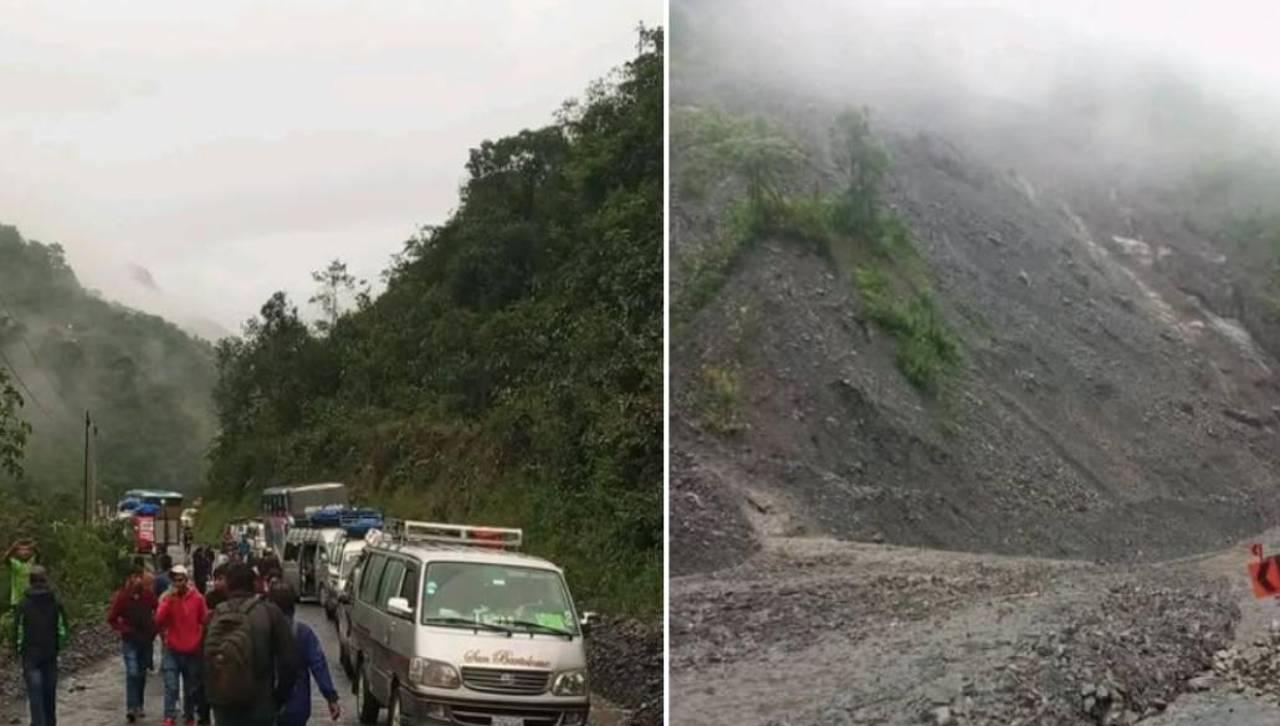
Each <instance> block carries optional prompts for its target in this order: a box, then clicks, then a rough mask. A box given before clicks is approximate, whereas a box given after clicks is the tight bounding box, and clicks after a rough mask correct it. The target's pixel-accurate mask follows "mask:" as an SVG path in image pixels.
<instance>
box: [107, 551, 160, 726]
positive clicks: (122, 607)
mask: <svg viewBox="0 0 1280 726" xmlns="http://www.w3.org/2000/svg"><path fill="white" fill-rule="evenodd" d="M144 572H145V569H142V568H135V569H134V571H133V572H131V573H130V574H129V578H128V579H127V580H125V583H124V587H122V588H120V589H119V590H118V591H117V592H116V594H115V597H113V598H112V600H111V608H110V609H109V610H108V611H107V624H108V625H110V626H111V627H112V629H114V630H115V631H116V632H117V633H119V634H120V645H121V650H122V652H123V653H124V686H125V687H124V692H125V718H127V719H128V720H129V723H133V722H134V721H136V720H138V719H141V718H143V717H144V716H145V714H144V712H143V702H144V698H145V694H146V689H147V671H148V670H149V666H150V665H151V663H152V660H151V658H152V646H153V645H154V643H155V639H156V627H155V613H156V605H157V599H156V595H155V591H154V589H153V587H149V586H148V585H147V582H146V579H145V578H144V577H143V573H144Z"/></svg>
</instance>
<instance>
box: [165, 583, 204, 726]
mask: <svg viewBox="0 0 1280 726" xmlns="http://www.w3.org/2000/svg"><path fill="white" fill-rule="evenodd" d="M169 581H170V583H171V586H170V588H169V592H168V593H167V594H166V595H165V596H164V597H163V598H161V600H160V607H159V608H158V609H157V610H156V630H157V631H158V632H159V633H160V635H161V638H162V640H163V642H164V660H163V665H162V666H161V670H162V672H163V673H164V726H175V724H176V723H177V719H178V699H179V694H181V698H182V713H183V723H184V724H185V726H195V723H196V712H197V710H200V711H201V713H202V714H203V711H204V709H203V708H200V704H201V702H202V701H203V698H204V692H203V688H202V682H201V677H202V676H201V671H200V667H201V662H200V655H201V645H202V644H203V641H204V623H205V619H206V616H207V615H208V609H207V607H206V606H205V602H204V596H202V595H201V594H200V593H198V592H196V589H195V588H194V587H192V586H191V580H190V579H189V578H188V576H187V568H186V567H185V566H183V565H174V566H173V567H172V568H171V569H170V570H169ZM179 687H181V691H180V690H179Z"/></svg>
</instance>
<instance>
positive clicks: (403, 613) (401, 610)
mask: <svg viewBox="0 0 1280 726" xmlns="http://www.w3.org/2000/svg"><path fill="white" fill-rule="evenodd" d="M387 612H389V613H391V614H392V615H395V616H396V617H400V618H412V617H413V608H411V607H409V601H408V600H407V599H405V598H403V597H393V598H391V599H389V600H387Z"/></svg>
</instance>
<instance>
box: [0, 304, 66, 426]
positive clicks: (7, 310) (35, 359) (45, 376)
mask: <svg viewBox="0 0 1280 726" xmlns="http://www.w3.org/2000/svg"><path fill="white" fill-rule="evenodd" d="M0 308H3V309H4V312H5V314H7V315H8V316H9V317H10V318H12V319H13V320H14V321H15V322H17V320H18V316H17V315H16V314H15V313H14V312H13V307H12V306H11V305H9V301H8V300H6V299H5V297H4V295H0ZM16 332H17V334H18V340H21V341H22V347H23V348H26V349H27V354H28V355H30V356H31V360H32V361H33V362H34V363H35V364H36V370H37V371H38V372H39V373H40V377H41V378H43V379H44V382H45V383H47V384H48V385H49V388H50V390H52V391H53V393H54V395H56V396H57V397H58V398H60V399H62V402H63V403H66V402H67V398H66V396H63V395H62V392H61V391H59V390H58V387H57V386H55V385H53V381H52V380H51V379H50V378H49V376H48V374H46V373H45V372H44V365H43V364H41V363H40V356H38V355H36V351H35V349H33V348H32V347H31V344H30V343H28V342H27V336H25V335H23V334H22V328H21V325H19V327H18V329H17V330H16ZM9 368H10V369H12V368H13V366H9ZM14 375H15V376H16V375H17V373H15V374H14Z"/></svg>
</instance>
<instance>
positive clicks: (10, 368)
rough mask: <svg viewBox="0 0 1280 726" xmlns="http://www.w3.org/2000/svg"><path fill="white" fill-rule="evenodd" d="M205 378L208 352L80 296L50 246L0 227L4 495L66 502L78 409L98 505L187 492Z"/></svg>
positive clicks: (195, 481)
mask: <svg viewBox="0 0 1280 726" xmlns="http://www.w3.org/2000/svg"><path fill="white" fill-rule="evenodd" d="M214 376H215V371H214V360H213V349H212V347H211V346H209V345H208V344H206V343H203V342H201V341H198V340H195V339H193V338H191V337H190V336H188V335H186V334H185V333H183V332H182V331H181V330H179V329H178V328H177V327H175V326H173V325H172V324H170V323H167V322H165V321H164V320H162V319H160V318H158V317H155V316H152V315H147V314H144V313H140V312H138V311H135V310H130V309H128V308H125V307H122V306H119V305H114V304H112V303H109V302H106V301H104V300H102V299H101V298H99V297H98V296H97V295H96V294H94V293H92V292H90V291H87V290H85V289H84V288H83V287H81V285H80V283H79V281H78V280H77V279H76V276H75V274H74V273H73V272H72V270H71V268H70V266H68V264H67V262H66V260H65V258H64V256H63V251H62V248H61V247H60V246H58V245H56V244H48V245H46V244H41V243H39V242H34V241H27V240H24V239H23V238H22V236H21V235H20V234H19V233H18V231H17V230H16V229H15V228H13V227H6V226H0V487H2V488H3V489H4V490H7V491H9V492H11V493H17V494H21V495H24V496H31V497H38V498H46V497H48V496H50V495H52V494H54V493H58V492H67V491H72V490H74V491H78V490H79V488H80V486H81V483H82V481H83V471H84V470H83V467H84V415H85V411H86V410H89V411H92V412H93V417H94V420H95V421H96V423H97V426H98V437H97V457H96V459H97V472H98V480H99V483H100V492H101V494H102V498H103V499H105V500H107V501H112V499H113V495H114V494H116V493H118V492H120V491H123V490H125V489H128V488H131V487H140V486H145V487H164V488H173V489H185V490H193V489H195V488H197V487H198V486H199V485H200V484H201V483H202V482H203V480H204V476H205V470H206V467H205V459H204V456H205V452H206V450H207V447H208V445H209V442H210V441H211V439H212V438H213V433H214V424H215V421H214V415H213V405H212V389H213V383H214ZM20 451H21V452H22V453H24V454H25V456H21V457H19V456H18V454H19V452H20ZM71 511H74V512H79V511H80V507H79V506H78V505H77V506H76V507H74V508H73V509H72V510H71Z"/></svg>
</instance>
